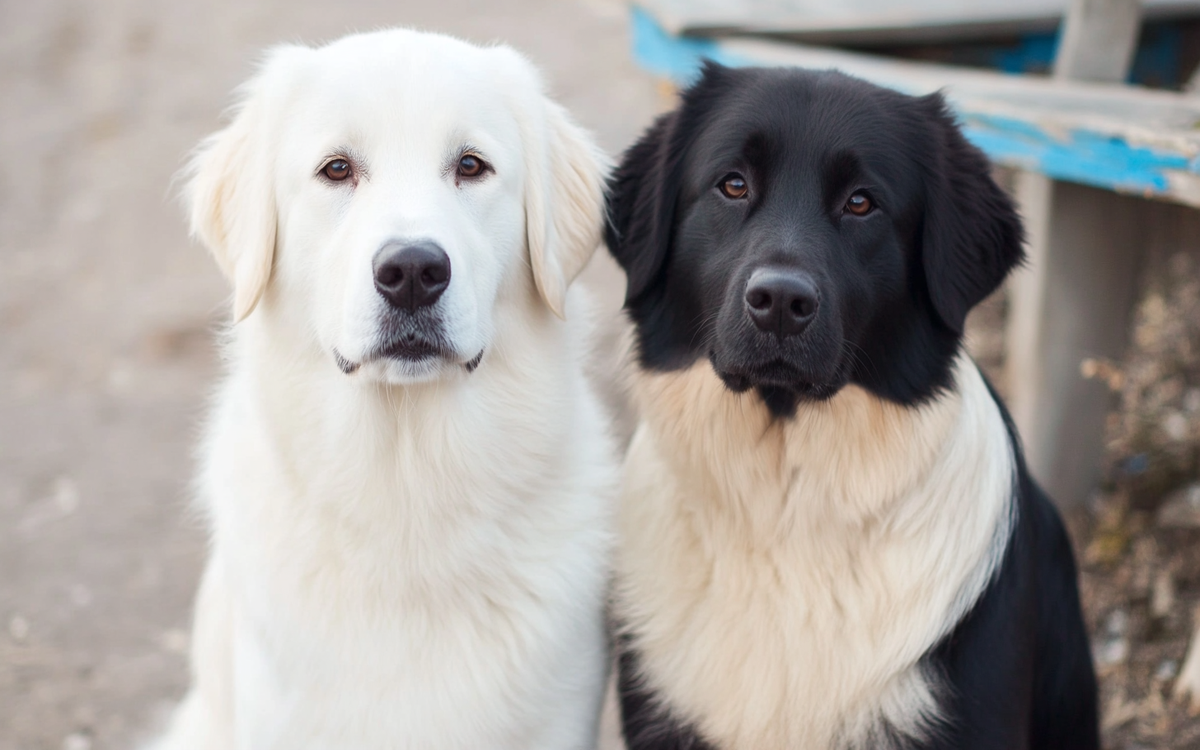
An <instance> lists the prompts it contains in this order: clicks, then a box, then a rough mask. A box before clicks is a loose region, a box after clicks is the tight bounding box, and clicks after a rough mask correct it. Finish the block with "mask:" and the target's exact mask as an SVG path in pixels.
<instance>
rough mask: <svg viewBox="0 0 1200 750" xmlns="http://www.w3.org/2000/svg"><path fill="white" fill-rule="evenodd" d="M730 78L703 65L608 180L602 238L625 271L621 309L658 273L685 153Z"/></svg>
mask: <svg viewBox="0 0 1200 750" xmlns="http://www.w3.org/2000/svg"><path fill="white" fill-rule="evenodd" d="M729 74H730V69H729V68H726V67H724V66H722V65H718V64H717V63H713V62H706V63H705V64H704V68H703V70H702V71H701V75H700V79H699V80H698V81H697V82H696V83H695V84H693V85H692V86H691V87H689V88H688V89H687V90H685V91H683V92H682V94H681V95H680V100H681V101H680V105H679V107H678V108H677V109H675V110H674V111H672V112H668V113H667V114H665V115H662V116H661V117H659V118H658V119H657V120H655V121H654V124H653V125H651V126H650V127H649V128H648V129H647V130H646V132H645V133H643V134H642V137H641V138H639V139H638V141H637V143H635V144H633V145H632V146H630V147H629V149H627V150H626V151H625V153H624V155H623V156H622V157H621V164H620V166H618V167H617V169H616V171H615V172H614V173H613V174H612V176H611V177H610V178H609V180H608V207H607V208H608V211H607V213H608V222H607V226H606V227H605V233H604V240H605V243H606V244H607V245H608V249H609V252H611V253H612V255H613V257H614V258H616V261H617V263H619V264H620V265H621V267H622V268H623V269H625V278H626V287H625V304H626V305H629V304H630V303H632V302H634V301H635V300H637V299H638V298H639V297H640V296H642V294H644V293H645V292H646V290H647V289H649V288H650V287H651V285H652V284H653V283H654V281H655V280H656V279H657V278H658V276H659V274H661V273H662V270H663V266H664V265H665V264H666V260H667V253H668V251H669V249H670V246H671V241H672V236H671V230H672V227H673V226H674V224H675V208H676V203H677V202H678V200H679V190H680V186H681V183H682V182H683V157H684V154H685V153H686V152H687V149H688V146H689V145H690V141H691V139H692V136H693V135H694V134H695V132H696V131H697V129H698V125H699V122H700V120H701V119H702V117H703V114H702V111H703V109H704V108H705V107H706V104H705V103H706V102H709V101H711V100H712V97H711V96H710V94H711V93H712V91H713V90H714V89H715V88H717V87H719V85H720V84H721V82H722V81H725V80H727V79H728V77H729ZM685 123H686V125H685Z"/></svg>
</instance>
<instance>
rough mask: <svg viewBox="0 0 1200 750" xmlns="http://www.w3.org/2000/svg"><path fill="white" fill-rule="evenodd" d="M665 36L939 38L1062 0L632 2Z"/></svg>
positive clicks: (1004, 27) (1016, 21)
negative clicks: (647, 12)
mask: <svg viewBox="0 0 1200 750" xmlns="http://www.w3.org/2000/svg"><path fill="white" fill-rule="evenodd" d="M639 2H640V3H641V4H642V5H644V6H645V7H646V8H647V9H649V10H650V11H651V12H652V13H653V14H654V15H655V17H657V18H659V19H661V21H662V24H663V27H664V28H665V29H667V31H669V32H670V33H672V34H676V35H680V34H683V35H692V36H715V35H723V34H731V33H740V34H745V33H756V34H779V35H786V36H788V37H791V38H794V39H798V40H801V41H804V42H808V43H810V44H831V43H836V44H861V43H869V42H876V41H882V40H886V41H945V40H958V41H962V40H965V39H970V38H976V37H982V36H994V35H996V34H1006V33H1024V32H1030V31H1049V30H1052V29H1054V28H1056V27H1057V25H1058V23H1059V21H1061V20H1062V18H1063V16H1064V14H1065V13H1066V12H1067V9H1068V4H1069V2H1070V0H971V2H963V0H921V2H907V3H898V2H895V1H894V0H858V1H857V2H855V3H853V4H847V3H844V2H839V1H838V0H639ZM1142 5H1143V8H1144V11H1145V17H1146V18H1150V19H1157V18H1180V17H1194V16H1197V15H1200V2H1197V0H1146V2H1144V3H1143V4H1142Z"/></svg>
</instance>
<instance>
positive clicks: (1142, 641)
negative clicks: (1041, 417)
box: [0, 0, 1200, 750]
mask: <svg viewBox="0 0 1200 750" xmlns="http://www.w3.org/2000/svg"><path fill="white" fill-rule="evenodd" d="M389 25H411V26H417V27H422V28H427V29H431V30H438V31H444V32H449V33H453V34H456V35H460V36H463V37H466V38H468V39H472V40H475V41H480V42H487V41H492V40H504V41H508V42H510V43H512V44H514V45H515V46H517V47H518V48H520V49H522V50H524V51H525V52H526V53H528V54H529V55H530V56H531V57H532V58H533V59H534V60H535V61H536V62H538V63H540V64H541V66H542V67H543V68H544V69H545V71H546V73H547V78H548V79H549V81H550V83H551V88H552V90H553V93H554V95H555V96H556V97H557V98H559V99H560V100H561V101H562V102H563V103H564V104H565V105H566V106H567V107H569V108H570V109H571V110H572V111H573V112H574V113H575V115H576V116H577V117H578V119H579V120H580V121H582V122H583V123H584V124H585V125H586V126H588V127H589V128H591V129H592V130H593V131H594V132H595V133H596V134H597V136H598V137H599V140H600V142H601V144H602V145H603V146H605V147H606V148H607V149H609V150H610V151H612V152H614V153H615V152H617V151H618V150H619V149H621V148H623V147H624V146H626V145H627V144H628V143H629V142H630V141H631V140H632V139H633V137H634V136H635V135H636V134H637V133H638V132H639V131H640V130H641V128H642V127H644V126H645V125H646V124H647V123H648V122H649V120H650V118H651V116H652V115H653V114H654V113H655V112H656V111H657V110H659V109H661V108H662V107H663V106H665V105H666V104H667V103H668V99H667V98H666V97H664V95H663V93H662V89H661V88H660V86H659V85H658V84H657V82H655V81H654V80H653V79H652V78H650V77H649V76H648V75H646V74H645V73H643V72H641V71H639V70H638V69H637V68H636V67H635V66H634V65H633V63H632V62H631V61H630V56H629V52H628V47H629V44H628V38H627V27H626V14H625V9H624V5H623V4H622V3H621V2H620V0H491V1H489V0H475V1H474V2H472V1H471V0H439V2H436V3H429V2H423V1H422V2H415V1H408V2H405V1H397V0H391V1H388V2H383V1H382V0H343V1H342V2H338V3H332V2H320V0H286V1H285V0H259V1H256V2H254V3H247V2H241V1H240V0H194V1H193V2H184V1H183V0H172V1H170V2H164V1H162V0H90V1H84V0H40V2H37V3H21V2H18V0H0V101H3V102H4V105H3V106H2V107H0V146H2V147H3V154H4V158H3V159H2V160H0V750H59V749H62V750H89V749H90V748H94V749H96V750H109V749H110V748H111V749H114V750H115V749H116V748H129V747H132V746H134V744H135V742H136V740H137V739H139V738H142V737H145V735H146V732H147V730H148V728H150V727H152V726H153V725H154V724H155V723H156V722H157V721H159V720H160V719H161V717H162V715H163V714H164V713H165V712H166V711H167V710H168V709H169V707H170V706H171V705H172V704H173V702H174V701H175V700H177V699H178V697H179V696H180V695H181V693H182V691H183V689H184V687H185V685H186V661H185V650H186V647H187V641H188V619H189V613H190V604H191V597H192V593H193V590H194V587H195V584H196V578H197V574H198V571H199V566H200V562H201V559H202V555H203V545H204V541H203V538H202V534H201V532H200V529H199V527H198V525H197V524H195V523H194V522H193V521H192V520H190V516H189V513H188V510H187V495H188V481H189V476H190V473H191V450H192V446H193V443H194V438H195V435H196V432H197V425H198V424H199V421H200V419H201V418H202V415H203V411H204V404H205V397H206V393H207V389H208V388H209V387H210V385H211V383H212V382H213V380H214V378H215V377H216V375H217V372H218V365H217V362H216V357H215V354H214V350H213V346H212V335H211V332H212V330H213V328H214V326H216V325H217V324H218V323H219V322H220V321H221V320H223V318H224V316H225V313H226V309H225V306H226V302H227V290H226V288H225V285H224V282H223V281H222V280H221V279H220V277H219V276H218V274H217V272H216V270H215V268H214V267H213V266H212V264H211V262H210V261H209V259H208V258H207V257H206V256H205V254H204V252H203V251H202V250H201V249H200V248H198V247H195V246H192V245H191V244H190V243H189V242H188V241H187V238H186V236H185V230H184V223H183V220H182V215H181V212H180V211H179V209H178V207H177V206H176V205H175V203H174V202H173V199H172V186H171V178H172V175H173V174H174V173H175V172H176V170H177V169H178V167H179V166H180V164H181V160H182V158H183V156H184V155H185V154H186V152H187V151H188V149H189V148H191V147H192V146H193V145H194V144H195V143H196V142H197V141H198V140H199V139H200V138H201V137H202V136H203V135H205V134H207V133H208V132H211V131H212V130H214V129H215V128H216V127H217V126H218V125H219V123H220V117H219V116H220V113H221V111H222V109H223V108H224V106H225V105H226V104H227V103H228V102H229V98H228V94H229V92H230V90H231V89H232V88H233V87H234V86H235V85H236V84H237V83H239V82H240V81H241V80H243V79H244V78H245V77H246V76H247V75H248V74H249V72H250V71H251V69H252V65H253V61H254V60H255V59H256V56H257V55H258V53H259V52H260V50H261V49H263V48H264V47H266V46H269V45H271V44H273V43H277V42H280V41H307V42H320V41H322V40H328V39H331V38H334V37H337V36H340V35H341V34H343V33H345V32H348V31H354V30H369V29H373V28H376V27H380V26H389ZM1185 262H1186V261H1180V263H1185ZM1196 276H1197V274H1196V270H1195V269H1194V268H1192V267H1190V266H1189V268H1188V269H1186V271H1185V272H1183V273H1174V274H1172V273H1168V274H1165V275H1162V278H1163V279H1165V280H1170V279H1172V278H1175V279H1180V280H1182V281H1184V282H1186V281H1187V280H1188V279H1194V278H1196ZM588 283H589V284H590V285H591V286H592V287H593V288H594V289H596V290H597V291H598V292H599V294H600V296H601V297H602V299H603V300H604V302H605V305H606V307H607V308H608V309H615V306H616V304H617V302H618V298H619V295H620V289H621V280H620V277H619V274H618V273H617V272H616V270H615V268H614V267H613V266H612V265H611V263H610V262H608V261H607V259H606V258H601V259H599V260H598V261H597V262H596V263H594V264H593V267H592V268H591V269H589V271H588ZM1159 286H1160V287H1161V288H1158V289H1155V288H1152V289H1151V290H1150V293H1149V294H1148V295H1147V300H1150V301H1149V302H1148V303H1147V304H1149V305H1150V307H1149V308H1147V307H1145V305H1144V306H1143V309H1142V310H1141V311H1140V313H1139V315H1140V316H1141V317H1139V326H1142V327H1143V328H1144V325H1143V324H1146V320H1149V321H1150V323H1149V324H1146V325H1151V328H1150V329H1146V330H1152V329H1153V324H1154V321H1159V329H1161V328H1162V323H1163V322H1164V321H1165V322H1170V321H1179V320H1182V319H1184V318H1186V319H1187V320H1194V322H1195V325H1194V326H1193V327H1188V325H1184V327H1183V332H1182V333H1180V331H1179V327H1178V326H1176V327H1175V328H1172V329H1171V330H1168V331H1167V332H1166V333H1165V334H1162V335H1167V336H1175V337H1176V338H1174V339H1171V341H1169V342H1167V343H1164V342H1163V341H1162V339H1161V336H1159V338H1155V336H1154V335H1153V334H1152V333H1146V334H1145V337H1144V340H1143V339H1139V341H1141V342H1142V343H1145V344H1146V345H1145V346H1142V345H1141V344H1139V345H1138V346H1135V348H1134V351H1133V352H1131V355H1130V358H1129V360H1128V361H1126V362H1120V363H1106V366H1107V367H1108V369H1104V368H1101V370H1102V371H1101V372H1098V373H1097V374H1098V376H1101V377H1110V376H1113V373H1119V374H1121V375H1122V376H1123V377H1125V378H1126V380H1124V381H1122V382H1121V383H1117V384H1115V385H1116V391H1118V392H1119V393H1118V395H1116V396H1114V400H1115V401H1119V402H1121V403H1123V410H1122V412H1120V414H1122V415H1125V416H1124V417H1121V419H1118V420H1117V421H1116V422H1114V424H1113V429H1112V432H1111V435H1110V437H1111V438H1112V451H1111V453H1112V466H1113V470H1112V477H1113V481H1112V482H1111V484H1110V486H1109V487H1108V488H1107V490H1106V491H1105V492H1103V493H1101V494H1098V495H1097V498H1096V500H1095V501H1094V502H1093V503H1092V505H1091V506H1090V507H1088V508H1083V509H1079V510H1078V511H1077V512H1075V513H1073V514H1072V516H1071V518H1070V519H1069V520H1070V524H1071V527H1072V531H1073V534H1074V536H1075V539H1076V547H1077V550H1078V551H1079V553H1080V555H1081V558H1082V588H1083V592H1084V598H1085V606H1086V608H1087V616H1088V620H1089V625H1090V626H1091V628H1092V630H1093V634H1094V647H1095V650H1096V653H1097V656H1098V657H1099V660H1100V668H1101V673H1102V676H1103V678H1104V683H1103V693H1104V707H1105V718H1104V721H1105V737H1106V746H1107V747H1109V748H1113V750H1116V749H1117V748H1121V749H1123V750H1138V749H1139V748H1141V749H1145V748H1185V747H1200V720H1197V719H1196V718H1194V717H1192V716H1190V715H1189V713H1188V711H1187V709H1186V705H1185V704H1184V703H1182V702H1180V701H1177V700H1174V699H1173V698H1172V697H1171V687H1172V684H1173V682H1174V679H1175V676H1176V674H1177V673H1178V670H1179V668H1180V665H1181V663H1182V660H1183V658H1184V653H1185V649H1186V647H1187V640H1188V636H1189V634H1190V632H1191V628H1192V623H1193V622H1194V621H1195V619H1196V618H1195V617H1194V616H1193V608H1195V607H1196V606H1197V604H1198V603H1200V520H1198V519H1200V488H1197V489H1196V491H1195V492H1194V493H1193V494H1194V497H1193V495H1189V494H1188V492H1189V490H1188V489H1187V487H1188V485H1187V482H1188V481H1190V479H1191V478H1194V477H1195V475H1196V469H1197V462H1198V461H1200V451H1198V450H1197V445H1196V444H1197V442H1200V427H1197V425H1200V421H1197V414H1200V390H1196V389H1197V388H1200V371H1193V370H1192V369H1188V368H1189V367H1191V363H1192V361H1193V359H1196V358H1200V305H1193V306H1192V307H1188V305H1190V304H1191V302H1190V300H1191V297H1189V296H1187V295H1194V294H1197V292H1196V290H1194V289H1193V290H1191V291H1189V290H1187V289H1185V290H1183V291H1180V290H1178V289H1175V288H1174V287H1169V285H1167V284H1165V282H1164V283H1163V284H1160V285H1159ZM1189 289H1190V288H1189ZM1154 294H1158V295H1159V298H1160V301H1161V302H1162V303H1163V305H1161V306H1160V307H1155V306H1154V305H1155V304H1157V303H1155V302H1154V301H1153V297H1154ZM1003 305H1004V302H1003V296H1002V295H998V296H997V297H996V298H995V299H993V300H991V301H989V302H988V303H986V304H985V305H984V306H982V307H981V309H980V310H978V311H977V312H976V313H975V314H974V315H973V317H972V320H971V331H970V333H971V341H972V349H973V351H974V352H975V353H976V354H977V356H979V358H980V360H981V362H982V364H984V366H985V368H987V369H989V370H990V371H991V372H993V373H998V368H999V366H1000V365H1001V364H1002V360H1003V336H1002V332H1001V323H1002V321H1003ZM1160 308H1161V309H1160ZM1164 311H1165V312H1164ZM1147 316H1149V317H1148V318H1147ZM1155 316H1157V317H1155ZM1187 316H1191V317H1187ZM1160 333H1161V330H1160ZM1180 336H1182V338H1180ZM1184 340H1186V341H1189V342H1192V343H1191V344H1190V345H1194V346H1195V347H1196V350H1195V353H1196V357H1193V359H1188V360H1186V362H1184V363H1183V364H1182V365H1180V364H1179V363H1180V362H1181V361H1182V360H1179V359H1178V358H1174V357H1165V356H1164V354H1163V352H1164V351H1174V348H1177V346H1178V342H1179V341H1184ZM1172 342H1173V343H1172ZM1155 347H1157V348H1155ZM1173 347H1174V348H1173ZM1189 351H1190V350H1189ZM1189 356H1190V355H1189ZM1167 360H1170V362H1171V363H1172V364H1171V367H1168V368H1165V369H1163V368H1162V367H1159V369H1158V370H1153V368H1154V367H1158V365H1157V364H1155V363H1159V364H1161V363H1162V362H1165V361H1167ZM1147 368H1150V369H1149V370H1148V369H1147ZM1181 368H1182V369H1181ZM1151 370H1153V371H1151ZM1181 373H1182V374H1181ZM1130 383H1133V384H1134V385H1129V384H1130ZM1164 384H1165V385H1164ZM1002 385H1003V384H1002V383H1001V387H1002ZM1126 386H1128V387H1126ZM1135 386H1136V387H1135ZM1160 386H1161V387H1160ZM1122 388H1125V390H1124V391H1123V390H1122ZM1130 389H1132V390H1130ZM1164 389H1165V390H1164ZM1126 391H1128V392H1126ZM1193 392H1194V393H1195V395H1190V394H1192V393H1193ZM1189 399H1191V400H1189ZM1193 407H1194V408H1193ZM1130 415H1134V416H1130ZM1137 415H1142V416H1137ZM1175 415H1179V416H1175ZM1122 419H1123V420H1124V421H1121V420H1122ZM1181 419H1182V420H1183V422H1182V423H1181V421H1180V420H1181ZM1181 424H1182V426H1181ZM1122 425H1124V427H1125V429H1124V431H1122V429H1123V428H1122ZM1146 425H1150V427H1146ZM1139 429H1140V430H1141V432H1138V430H1139ZM1164 435H1165V438H1164ZM1176 438H1179V439H1178V440H1176ZM1164 456H1165V457H1166V458H1165V459H1163V460H1165V463H1162V461H1160V460H1159V459H1161V458H1162V457H1164ZM1150 458H1154V460H1155V461H1157V462H1158V463H1154V464H1153V467H1152V468H1153V470H1150V469H1148V468H1147V467H1150V466H1151V464H1149V463H1148V462H1149V461H1150ZM1139 462H1140V463H1139ZM1159 466H1166V467H1167V469H1169V470H1170V471H1173V472H1174V473H1170V472H1167V470H1166V469H1164V470H1163V471H1164V472H1167V473H1166V474H1163V475H1164V476H1168V479H1167V480H1164V482H1160V483H1159V484H1157V485H1154V484H1153V483H1149V484H1150V485H1152V486H1149V488H1147V486H1148V482H1149V480H1150V479H1154V478H1155V477H1158V476H1159V475H1160V473H1162V472H1159V471H1158V467H1159ZM1139 467H1140V469H1139ZM1179 487H1183V488H1184V489H1183V490H1179V491H1176V492H1175V494H1171V493H1170V492H1169V490H1173V489H1177V488H1179ZM1181 493H1182V494H1181ZM1181 498H1182V499H1181ZM1189 498H1191V500H1189ZM1164 503H1165V504H1164ZM1193 506H1195V507H1193ZM1164 507H1166V508H1168V511H1164V510H1163V508H1164ZM1172 508H1173V509H1174V510H1170V509H1172ZM1193 512H1194V514H1193V515H1189V513H1193ZM1172 514H1173V515H1172Z"/></svg>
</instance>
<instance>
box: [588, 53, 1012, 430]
mask: <svg viewBox="0 0 1200 750" xmlns="http://www.w3.org/2000/svg"><path fill="white" fill-rule="evenodd" d="M609 218H610V222H611V223H610V225H609V227H608V233H607V241H608V246H609V249H610V250H611V251H612V253H613V255H614V256H615V257H616V259H617V261H618V262H619V263H620V264H621V265H622V266H623V267H624V269H625V272H626V274H627V277H628V291H627V296H626V309H627V310H628V311H629V313H630V316H631V317H632V318H633V321H634V323H635V325H636V327H637V338H638V347H639V350H638V355H639V358H640V362H641V364H642V366H643V367H645V368H648V369H651V370H674V369H681V368H685V367H688V366H690V365H692V364H693V363H694V362H695V361H696V360H697V359H698V358H699V357H701V356H707V357H708V358H709V359H710V360H711V362H712V366H713V368H714V369H715V370H716V372H717V373H718V374H719V375H720V376H721V378H722V379H723V380H724V381H725V383H726V385H728V387H729V388H731V389H733V390H735V391H743V390H746V389H749V388H755V389H757V390H758V392H759V393H760V394H761V395H762V397H763V398H764V400H765V401H766V403H767V405H768V407H770V409H771V410H772V412H774V413H775V414H776V415H787V414H790V413H792V412H793V411H794V409H795V407H796V404H797V402H798V401H800V400H805V399H824V398H829V397H830V396H832V395H834V394H835V393H837V392H838V390H839V389H841V388H842V387H843V386H844V385H846V384H847V383H856V384H859V385H861V386H863V387H864V388H866V389H868V390H870V391H872V392H873V393H875V394H877V395H879V396H880V397H882V398H886V399H889V400H892V401H896V402H900V403H905V404H912V403H919V402H921V401H922V400H925V399H928V398H929V397H931V396H932V395H934V394H935V393H937V392H938V391H939V390H941V389H942V388H944V387H946V386H947V385H948V384H949V382H950V367H951V363H952V361H953V359H954V357H955V355H956V354H957V352H958V348H959V346H960V342H961V340H962V331H963V323H964V320H965V318H966V316H967V312H968V311H969V310H970V309H971V308H972V307H973V306H974V305H975V304H976V303H978V302H979V301H981V300H982V299H983V298H984V297H986V296H987V295H988V294H989V293H991V292H992V291H993V290H994V289H995V288H996V287H997V286H998V285H999V284H1000V282H1001V281H1002V280H1003V279H1004V277H1005V275H1006V274H1007V273H1008V271H1009V270H1010V269H1011V268H1012V267H1013V266H1014V265H1016V264H1018V263H1019V262H1020V261H1021V259H1022V250H1021V240H1022V236H1021V227H1020V222H1019V220H1018V218H1017V215H1016V212H1015V210H1014V209H1013V205H1012V202H1011V201H1010V200H1009V198H1008V197H1007V196H1006V195H1005V194H1004V192H1003V191H1001V189H1000V188H999V187H998V186H997V185H996V184H995V183H994V182H993V181H992V179H991V177H990V175H989V167H988V163H987V160H986V158H985V157H984V156H983V154H982V153H980V151H979V150H978V149H976V148H975V147H974V146H972V145H970V144H969V143H968V142H967V141H966V140H965V139H964V138H963V136H962V134H961V133H960V132H959V130H958V128H957V126H956V125H955V123H954V120H953V117H952V115H951V114H950V113H949V112H948V111H947V109H946V105H945V102H944V101H943V100H942V98H941V97H940V96H938V95H932V96H927V97H921V98H915V97H910V96H905V95H903V94H899V93H896V92H894V91H890V90H887V89H883V88H879V87H877V86H874V85H872V84H869V83H866V82H864V81H860V80H858V79H854V78H850V77H848V76H845V75H841V74H839V73H833V72H820V73H817V72H808V71H801V70H795V69H790V70H789V69H761V68H743V69H730V68H723V67H720V66H717V65H708V66H707V67H706V68H705V70H704V73H703V76H702V77H701V79H700V81H699V82H698V83H696V84H695V85H694V86H692V87H691V88H690V89H688V90H687V91H685V92H684V93H683V97H682V103H681V104H680V106H679V108H678V109H676V110H675V111H673V112H670V113H668V114H666V115H664V116H662V117H661V118H660V119H659V120H658V121H657V122H655V123H654V125H653V126H651V127H650V129H649V130H647V132H646V133H645V134H644V135H643V136H642V138H641V140H640V141H638V142H637V143H636V144H635V145H634V146H632V147H631V148H630V149H629V150H628V151H627V152H626V153H625V156H624V158H623V160H622V163H621V166H620V168H619V169H618V170H617V172H616V174H615V175H614V177H613V178H612V180H611V183H610V195H609Z"/></svg>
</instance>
